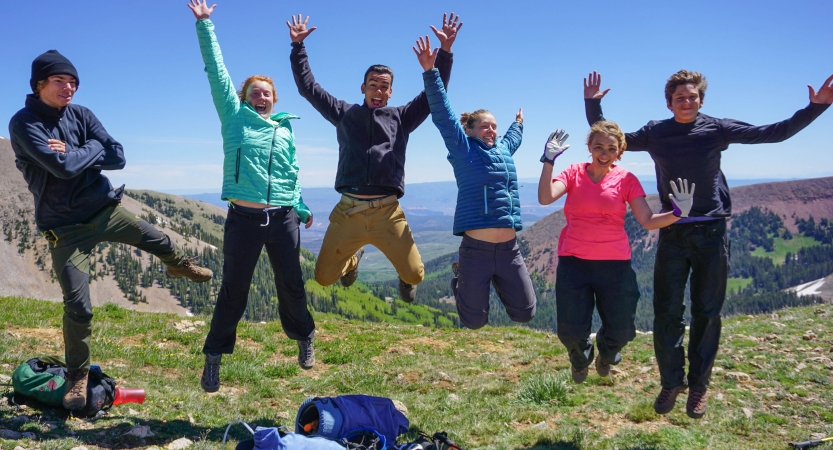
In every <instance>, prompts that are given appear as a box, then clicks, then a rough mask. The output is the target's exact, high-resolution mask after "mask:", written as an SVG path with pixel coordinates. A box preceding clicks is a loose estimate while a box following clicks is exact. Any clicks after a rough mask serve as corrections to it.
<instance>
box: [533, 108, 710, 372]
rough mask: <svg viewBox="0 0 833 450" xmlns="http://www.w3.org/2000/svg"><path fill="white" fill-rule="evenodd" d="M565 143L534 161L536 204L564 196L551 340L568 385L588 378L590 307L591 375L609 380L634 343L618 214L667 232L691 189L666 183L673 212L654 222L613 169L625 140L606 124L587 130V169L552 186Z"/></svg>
mask: <svg viewBox="0 0 833 450" xmlns="http://www.w3.org/2000/svg"><path fill="white" fill-rule="evenodd" d="M566 139H567V135H566V134H565V133H564V132H563V131H558V132H555V133H553V134H551V135H550V138H549V140H548V141H547V145H546V147H545V150H544V156H542V157H541V161H542V162H544V163H545V164H544V168H543V170H542V171H541V179H540V180H539V182H538V202H540V203H541V204H542V205H548V204H550V203H552V202H554V201H556V200H558V199H559V198H561V197H562V196H563V195H564V194H568V195H567V200H566V202H565V204H564V216H565V217H566V219H567V226H566V227H564V229H563V230H562V231H561V235H560V236H559V239H558V268H557V269H556V275H555V302H556V311H557V314H558V319H557V320H558V329H557V333H558V339H559V340H561V343H562V344H564V346H565V347H567V351H568V354H569V356H570V364H571V373H572V376H573V381H575V382H576V383H581V382H583V381H584V379H585V378H587V371H588V367H589V366H590V362H591V361H593V342H592V341H591V340H590V327H591V324H592V320H593V307H594V306H595V308H596V309H597V310H598V311H599V317H600V318H601V320H602V326H601V328H599V331H598V332H597V333H596V346H597V347H598V350H599V355H598V356H597V357H596V362H595V365H596V372H597V373H598V374H599V375H600V376H603V377H604V376H609V374H610V366H611V364H614V365H615V364H618V363H619V361H621V360H622V355H621V354H620V353H619V352H620V351H621V350H622V348H623V347H624V346H625V345H626V344H627V343H628V342H630V341H631V340H632V339H633V338H634V336H635V335H636V329H635V326H634V314H635V313H636V304H637V301H639V290H638V287H637V284H636V274H635V273H634V271H633V269H632V268H631V261H630V259H631V247H630V244H629V243H628V235H627V234H626V233H625V213H626V212H627V206H630V208H631V211H633V214H634V216H635V217H636V219H637V220H638V221H639V223H641V224H642V226H643V227H645V228H646V229H648V230H653V229H656V228H662V227H666V226H668V225H671V224H672V223H674V222H676V221H677V220H679V219H680V218H681V217H687V216H688V212H689V211H690V210H691V199H692V194H693V193H694V185H691V190H690V192H689V189H688V182H687V181H685V180H678V183H679V184H680V186H679V188H678V187H677V186H675V185H674V183H673V182H672V183H671V184H672V190H673V192H674V194H670V197H671V201H672V203H673V204H674V211H673V212H667V213H663V214H654V213H653V212H652V211H651V208H650V207H649V206H648V202H646V201H645V191H643V190H642V185H641V184H640V183H639V180H638V179H637V178H636V177H635V176H634V175H633V174H632V173H630V172H628V171H626V170H624V169H622V168H621V167H618V166H616V165H615V164H614V162H615V161H618V160H619V159H621V157H622V153H623V152H624V151H625V147H626V146H627V144H626V143H625V134H624V133H623V132H622V130H621V129H620V128H619V126H618V125H616V124H615V123H613V122H607V121H600V122H596V123H595V124H593V126H592V127H591V128H590V134H589V135H588V136H587V148H588V150H589V151H590V156H591V158H592V161H591V162H589V163H580V164H572V165H570V166H569V167H567V168H566V169H564V171H563V172H561V173H560V174H558V175H556V176H555V177H554V178H553V163H554V160H555V158H557V157H558V156H559V155H560V154H561V153H563V152H564V151H565V150H567V148H568V147H569V146H570V145H569V144H564V141H565V140H566Z"/></svg>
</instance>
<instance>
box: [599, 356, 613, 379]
mask: <svg viewBox="0 0 833 450" xmlns="http://www.w3.org/2000/svg"><path fill="white" fill-rule="evenodd" d="M596 373H597V374H599V376H600V377H609V376H610V364H608V363H606V362H604V361H602V355H597V356H596Z"/></svg>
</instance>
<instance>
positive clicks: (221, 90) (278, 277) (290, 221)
mask: <svg viewBox="0 0 833 450" xmlns="http://www.w3.org/2000/svg"><path fill="white" fill-rule="evenodd" d="M215 6H216V5H213V6H211V7H209V6H208V5H206V3H205V0H190V3H189V4H188V7H189V8H190V9H191V11H192V12H193V13H194V17H196V19H197V37H198V38H199V43H200V51H201V53H202V58H203V62H205V71H206V73H207V75H208V83H209V85H210V86H211V97H212V99H213V100H214V106H215V108H216V109H217V114H218V115H219V116H220V123H221V125H222V128H221V130H222V135H223V151H224V153H225V160H224V163H223V193H222V198H223V200H228V202H229V210H228V216H227V218H226V224H225V233H224V236H223V258H224V259H223V284H222V286H221V288H220V294H219V296H218V298H217V306H216V307H215V308H214V315H213V317H212V318H211V329H210V330H209V332H208V336H207V337H206V339H205V345H204V347H203V353H205V367H204V368H203V374H202V379H201V380H200V385H201V386H202V388H203V389H204V390H205V391H206V392H216V391H217V390H218V389H219V388H220V359H221V357H222V355H223V353H232V352H233V351H234V344H235V341H236V339H237V324H238V323H239V322H240V319H241V318H242V317H243V313H244V312H245V310H246V304H247V302H248V297H249V286H250V285H251V282H252V275H253V274H254V270H255V266H256V265H257V261H258V259H259V258H260V254H261V252H262V251H263V247H264V246H265V247H266V253H267V254H268V255H269V261H270V262H271V263H272V270H273V271H274V274H275V285H276V288H277V294H278V314H279V315H280V319H281V326H283V330H284V333H286V335H287V336H288V337H289V338H290V339H294V340H296V341H298V348H299V353H298V363H299V364H300V366H301V368H303V369H310V368H312V365H313V364H314V363H315V354H314V353H313V347H312V338H313V335H314V333H315V322H314V321H313V319H312V315H311V314H310V312H309V310H308V309H307V297H306V291H305V289H304V280H303V278H302V276H301V263H300V249H301V246H300V238H301V237H300V227H299V224H300V223H301V222H304V223H306V224H307V228H309V226H310V225H312V214H311V213H310V211H309V208H307V207H306V205H304V202H303V200H302V199H301V185H300V183H299V182H298V160H297V158H296V156H295V136H294V134H293V133H292V127H291V125H290V124H289V122H290V120H291V119H297V118H298V117H297V116H294V115H292V114H289V113H285V112H280V113H274V114H273V113H272V109H273V107H274V104H275V103H276V102H277V101H278V98H277V93H276V91H275V86H274V84H273V83H272V79H271V78H269V77H264V76H261V75H254V76H251V77H249V78H248V79H247V80H246V81H245V82H244V83H243V87H242V89H241V90H240V92H239V93H238V92H237V91H236V90H235V88H234V84H233V83H232V81H231V77H230V76H229V73H228V71H227V70H226V66H225V64H224V63H223V56H222V54H221V53H220V45H219V44H218V43H217V37H216V36H215V34H214V24H213V23H211V20H209V17H210V16H211V13H212V12H214V7H215Z"/></svg>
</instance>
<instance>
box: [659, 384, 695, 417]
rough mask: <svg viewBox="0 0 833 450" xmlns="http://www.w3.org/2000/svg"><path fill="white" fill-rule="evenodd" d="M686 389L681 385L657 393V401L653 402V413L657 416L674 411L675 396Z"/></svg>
mask: <svg viewBox="0 0 833 450" xmlns="http://www.w3.org/2000/svg"><path fill="white" fill-rule="evenodd" d="M687 388H688V386H686V385H685V384H681V385H679V386H677V387H674V388H671V389H669V388H662V390H661V391H659V395H658V396H657V399H656V400H654V411H656V412H657V414H668V413H669V412H671V410H672V409H674V404H675V403H676V402H677V396H678V395H680V393H682V392H683V391H685V390H686V389H687Z"/></svg>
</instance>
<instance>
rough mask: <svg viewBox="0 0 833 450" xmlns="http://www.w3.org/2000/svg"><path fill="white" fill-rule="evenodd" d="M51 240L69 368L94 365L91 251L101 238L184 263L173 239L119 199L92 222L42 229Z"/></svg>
mask: <svg viewBox="0 0 833 450" xmlns="http://www.w3.org/2000/svg"><path fill="white" fill-rule="evenodd" d="M43 234H44V236H46V238H47V240H48V241H49V251H50V253H51V254H52V268H53V269H54V270H55V274H56V276H57V277H58V282H59V283H60V285H61V290H62V291H63V296H64V318H63V328H64V347H65V352H66V362H67V368H68V369H69V370H75V369H81V368H84V369H89V367H90V337H91V335H92V327H91V321H92V318H93V310H92V304H91V303H90V253H91V252H92V249H93V248H95V246H96V245H98V244H99V243H100V242H120V243H123V244H128V245H132V246H134V247H136V248H138V249H139V250H143V251H146V252H148V253H150V254H152V255H154V256H156V257H157V258H159V259H160V260H161V261H162V262H163V263H164V264H166V265H168V266H177V265H179V264H181V263H182V258H183V253H182V252H181V251H180V250H178V249H177V248H176V246H175V245H174V243H173V242H172V241H171V239H170V238H169V237H168V236H166V235H165V234H163V233H162V232H160V231H159V230H157V229H156V228H154V227H153V226H151V225H150V224H149V223H147V222H145V221H144V220H141V219H139V218H138V217H136V215H134V214H133V213H131V212H129V211H127V210H126V209H124V208H123V207H122V206H121V205H120V204H114V205H109V206H106V207H104V208H102V209H101V210H99V212H97V213H95V214H94V215H93V216H92V217H91V218H89V219H87V221H85V222H83V223H79V224H74V225H66V226H63V227H58V228H54V229H52V230H48V231H46V232H44V233H43Z"/></svg>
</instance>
